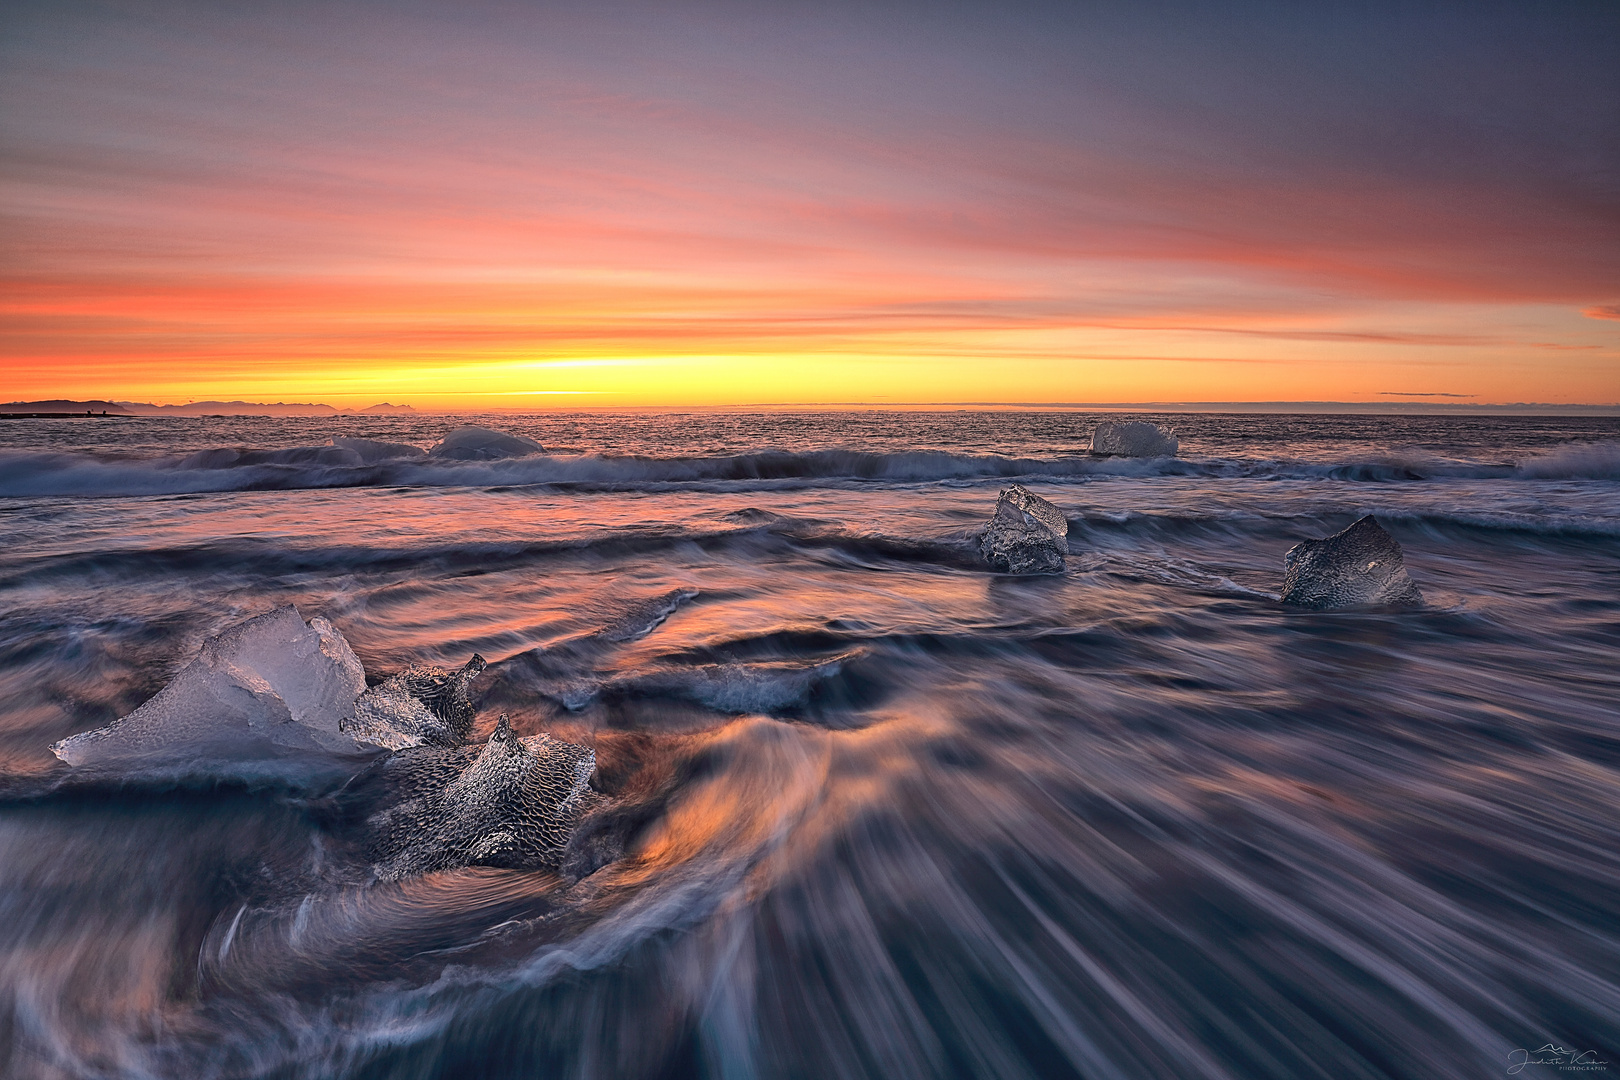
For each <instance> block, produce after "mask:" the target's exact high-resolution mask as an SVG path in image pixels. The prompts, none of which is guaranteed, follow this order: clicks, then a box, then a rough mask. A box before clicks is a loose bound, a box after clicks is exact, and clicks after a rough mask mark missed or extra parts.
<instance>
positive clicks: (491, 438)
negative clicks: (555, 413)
mask: <svg viewBox="0 0 1620 1080" xmlns="http://www.w3.org/2000/svg"><path fill="white" fill-rule="evenodd" d="M545 452H546V448H545V447H543V446H541V445H540V444H539V443H537V442H535V441H534V440H533V439H526V438H524V437H523V436H522V435H511V434H508V433H507V432H504V431H496V430H494V429H493V428H487V427H479V426H478V425H476V424H468V425H466V426H465V427H458V428H456V429H455V430H454V431H451V432H450V433H448V434H447V435H445V437H444V438H443V439H442V440H441V441H440V442H439V443H438V445H436V446H434V448H433V449H432V450H429V451H428V456H429V457H434V458H440V459H442V460H446V461H500V460H502V459H504V458H517V457H529V456H530V455H531V454H543V453H545Z"/></svg>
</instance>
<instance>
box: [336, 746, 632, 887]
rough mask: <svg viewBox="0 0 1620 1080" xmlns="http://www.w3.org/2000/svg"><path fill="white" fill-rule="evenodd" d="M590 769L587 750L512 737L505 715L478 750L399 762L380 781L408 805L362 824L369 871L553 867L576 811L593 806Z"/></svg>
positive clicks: (387, 875)
mask: <svg viewBox="0 0 1620 1080" xmlns="http://www.w3.org/2000/svg"><path fill="white" fill-rule="evenodd" d="M469 754H474V755H475V756H471V757H470V759H469ZM595 769H596V752H595V751H594V750H591V749H590V748H589V747H585V746H576V745H574V744H573V743H566V742H563V741H561V740H559V739H553V738H552V737H551V736H549V735H533V736H530V737H528V738H525V739H519V738H518V737H517V736H516V735H514V734H513V732H512V726H511V722H510V721H509V720H508V719H507V718H506V716H504V715H503V716H502V717H501V718H500V721H499V723H497V724H496V726H495V733H494V734H493V735H491V736H490V737H489V742H487V743H485V744H484V745H483V746H482V747H481V748H477V749H476V751H474V750H473V749H472V748H462V749H458V750H433V749H426V748H424V749H420V750H406V751H404V752H402V753H400V754H397V755H395V756H394V757H393V758H391V759H389V761H387V762H386V763H385V765H384V766H383V775H384V777H385V778H391V779H392V781H393V782H394V783H395V784H397V785H398V787H399V789H400V792H401V794H403V795H404V796H406V797H405V798H404V799H403V801H401V802H399V803H398V804H396V805H394V806H392V807H390V808H389V809H387V810H384V811H382V812H381V813H378V814H376V815H374V816H373V817H372V818H371V819H370V820H369V821H368V823H367V824H368V826H369V829H370V838H369V841H368V853H369V855H370V858H371V861H372V872H373V873H375V874H376V876H377V878H378V880H381V881H396V880H398V879H400V878H405V877H413V876H415V875H417V874H427V873H432V872H433V871H436V870H450V869H454V868H456V867H459V866H503V867H512V868H521V869H530V868H534V867H541V866H557V865H559V864H560V863H561V862H562V859H563V854H564V852H565V851H566V849H567V847H568V841H569V837H570V836H571V835H572V833H573V829H574V825H575V823H576V822H577V821H578V819H579V816H580V814H581V812H582V811H583V810H584V809H585V808H586V806H587V805H588V804H590V803H591V802H594V801H595V800H596V799H599V798H600V796H598V795H596V794H595V793H594V792H592V791H591V790H590V788H589V781H590V778H591V773H592V772H593V771H594V770H595Z"/></svg>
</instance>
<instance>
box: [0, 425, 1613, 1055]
mask: <svg viewBox="0 0 1620 1080" xmlns="http://www.w3.org/2000/svg"><path fill="white" fill-rule="evenodd" d="M1146 418H1147V419H1151V420H1154V421H1156V422H1159V423H1161V424H1164V425H1167V426H1173V427H1174V428H1175V429H1176V434H1177V435H1178V437H1179V438H1180V451H1179V453H1178V455H1177V456H1176V457H1174V458H1155V459H1131V458H1117V457H1113V458H1106V457H1094V456H1091V455H1089V454H1088V453H1087V452H1086V449H1087V446H1088V444H1089V439H1090V434H1091V431H1092V429H1093V428H1094V427H1095V425H1096V424H1097V423H1098V422H1099V421H1100V420H1104V419H1114V418H1113V417H1106V416H1099V415H1092V414H1086V413H1080V412H1048V413H1043V412H995V411H968V412H882V411H873V412H858V411H857V412H819V413H808V412H807V413H791V412H768V413H758V414H737V413H691V414H684V415H679V414H669V413H602V414H598V413H590V414H553V413H547V414H537V415H532V416H529V415H525V416H518V415H504V414H503V415H500V416H493V415H492V416H483V417H447V416H427V415H423V416H387V417H339V418H311V419H304V418H295V419H262V418H206V419H190V418H185V419H182V418H130V419H123V418H111V417H109V418H105V419H102V418H96V419H74V420H9V421H8V420H0V540H3V545H0V1075H5V1076H7V1077H28V1078H32V1077H43V1078H57V1077H62V1078H68V1077H72V1078H80V1077H97V1078H102V1077H188V1078H190V1077H278V1078H281V1077H284V1078H292V1077H310V1078H317V1077H319V1078H325V1077H366V1078H383V1077H390V1078H392V1077H413V1078H415V1077H420V1078H429V1077H470V1076H477V1077H489V1078H500V1077H535V1076H548V1077H549V1076H557V1077H654V1078H656V1077H670V1078H673V1077H687V1076H712V1077H724V1078H728V1080H730V1078H749V1077H760V1078H764V1077H807V1078H808V1077H884V1078H897V1077H998V1078H1019V1077H1029V1078H1061V1077H1084V1078H1088V1080H1089V1078H1108V1077H1115V1078H1149V1077H1152V1078H1164V1077H1210V1078H1215V1077H1220V1078H1231V1080H1260V1078H1273V1077H1274V1078H1278V1080H1285V1078H1286V1080H1301V1078H1309V1077H1322V1078H1333V1080H1346V1078H1374V1077H1381V1078H1391V1077H1402V1078H1408V1077H1409V1078H1413V1080H1418V1078H1422V1080H1435V1078H1451V1077H1455V1078H1464V1077H1467V1078H1478V1077H1490V1076H1502V1075H1510V1072H1509V1070H1510V1069H1514V1068H1515V1064H1516V1063H1518V1069H1517V1071H1515V1072H1513V1073H1511V1074H1512V1075H1524V1076H1534V1075H1539V1074H1541V1073H1552V1072H1557V1071H1559V1065H1558V1064H1550V1063H1549V1064H1535V1063H1534V1062H1536V1061H1546V1062H1552V1061H1554V1059H1556V1060H1557V1061H1558V1062H1559V1063H1561V1064H1562V1065H1565V1066H1569V1065H1570V1063H1572V1062H1573V1063H1576V1065H1577V1066H1584V1067H1586V1068H1587V1070H1588V1071H1599V1070H1598V1066H1599V1065H1600V1064H1601V1065H1603V1066H1604V1068H1606V1069H1607V1070H1609V1071H1611V1072H1620V845H1617V839H1620V418H1612V417H1596V416H1587V417H1559V416H1533V417H1532V416H1519V417H1514V416H1490V417H1470V416H1443V417H1435V416H1282V415H1263V416H1260V415H1241V416H1221V415H1211V414H1186V415H1174V416H1148V417H1146ZM462 423H477V424H481V425H485V426H488V427H493V428H498V429H501V430H504V431H509V432H512V433H515V434H519V435H523V436H526V437H529V438H532V439H535V440H538V441H539V442H540V443H542V444H544V446H545V448H546V452H545V453H544V454H539V455H535V456H530V457H524V458H516V459H509V460H499V461H435V460H427V459H408V460H407V459H400V460H379V461H373V462H371V463H367V462H366V461H364V460H360V459H359V458H357V456H356V455H355V454H354V453H353V452H352V451H345V450H342V449H341V448H340V447H335V446H332V445H329V444H328V440H330V439H333V438H344V437H361V438H368V439H379V440H387V441H394V442H403V443H411V444H414V445H417V446H420V447H427V446H429V445H431V444H432V443H434V442H435V441H437V440H438V439H439V438H440V437H441V436H442V435H443V434H444V433H445V432H446V431H448V430H450V429H451V428H452V427H455V426H456V425H458V424H462ZM1014 481H1016V482H1017V483H1020V484H1022V485H1023V486H1025V487H1026V488H1028V489H1029V490H1030V491H1032V492H1034V493H1035V494H1037V495H1039V496H1041V497H1042V498H1045V499H1047V500H1050V501H1051V502H1052V503H1054V504H1055V505H1056V506H1057V507H1058V508H1059V509H1060V510H1061V511H1062V512H1063V514H1064V516H1065V517H1066V518H1067V519H1068V521H1069V534H1068V547H1069V554H1068V557H1067V559H1066V562H1065V568H1064V571H1063V573H1061V574H1056V575H1044V576H1027V577H1015V576H1010V575H1006V574H999V573H995V572H992V571H991V570H990V569H989V568H988V567H987V566H986V565H985V564H984V563H983V562H982V561H981V559H980V557H979V554H978V550H977V547H976V543H975V541H976V537H977V535H978V532H979V530H981V529H982V528H983V526H984V525H985V523H986V522H987V521H988V519H989V517H990V515H991V513H992V512H993V511H994V508H995V503H996V496H997V492H998V490H999V489H1000V488H1002V487H1004V486H1005V485H1007V484H1008V483H1011V482H1014ZM1364 514H1373V515H1376V517H1377V519H1378V521H1379V522H1380V523H1381V524H1382V525H1383V526H1384V527H1385V528H1386V529H1387V530H1388V531H1389V533H1390V534H1391V535H1392V536H1394V537H1395V539H1396V540H1398V541H1399V543H1400V544H1401V546H1402V548H1403V549H1404V557H1405V564H1406V568H1407V570H1408V571H1409V573H1410V574H1411V577H1412V579H1413V581H1414V582H1415V583H1416V584H1417V585H1418V587H1419V588H1420V589H1421V590H1422V593H1423V595H1424V598H1425V603H1424V604H1423V606H1421V607H1418V608H1410V609H1400V610H1354V611H1337V612H1325V611H1304V610H1299V609H1296V608H1291V607H1288V606H1285V605H1283V604H1282V603H1280V602H1279V599H1278V597H1279V590H1280V587H1281V579H1282V565H1283V555H1284V552H1285V551H1287V550H1288V549H1289V548H1290V547H1291V546H1292V545H1293V544H1295V543H1297V542H1299V541H1301V540H1305V539H1309V538H1314V537H1322V536H1326V535H1328V534H1330V533H1333V532H1336V531H1337V530H1339V529H1342V528H1344V527H1345V526H1347V525H1349V524H1350V523H1351V522H1352V521H1354V520H1356V519H1357V518H1359V517H1360V516H1362V515H1364ZM289 603H290V604H294V605H296V606H297V608H298V611H299V612H300V613H301V615H302V616H303V617H304V618H306V619H309V618H314V617H316V616H320V617H323V618H325V619H326V620H328V621H329V622H330V623H331V624H332V626H333V627H335V628H336V629H337V630H338V631H339V632H341V634H342V635H343V636H344V637H345V638H346V639H347V641H348V642H349V643H350V645H351V646H352V647H353V649H354V652H355V654H356V655H357V656H358V658H359V659H360V661H361V662H362V663H363V664H364V667H365V670H366V673H367V677H368V678H369V679H371V680H372V681H373V682H375V681H377V680H379V679H381V678H383V677H385V676H387V675H389V674H391V673H394V672H398V671H400V670H402V669H404V668H406V667H408V666H410V665H413V664H430V665H438V666H440V667H445V668H453V667H457V666H459V665H461V664H462V663H464V662H466V661H467V659H468V658H469V656H471V655H472V654H473V653H475V652H476V653H478V654H481V655H482V656H483V657H485V658H487V659H488V661H489V669H488V670H487V671H486V672H485V673H484V674H483V675H481V676H480V677H479V678H478V679H477V680H476V681H475V682H474V684H473V686H474V700H475V703H476V705H477V709H478V712H477V720H476V731H477V735H476V736H475V738H476V739H478V740H482V739H484V738H487V737H488V735H489V733H490V731H491V730H492V729H493V728H494V725H495V722H496V717H497V716H498V715H500V714H503V713H504V714H507V715H508V716H509V717H510V718H511V723H512V725H513V726H514V728H515V729H516V730H517V731H518V732H519V733H520V734H522V735H532V734H536V733H539V732H549V733H551V734H552V735H553V736H555V737H556V738H558V739H562V740H565V741H569V742H573V743H578V744H582V745H586V746H589V747H591V748H593V749H594V751H595V754H596V762H597V773H596V777H595V779H594V780H593V785H594V786H595V787H596V789H597V790H599V791H600V792H601V793H602V794H603V795H604V796H605V798H606V799H607V800H608V801H609V803H610V804H611V805H612V806H613V807H614V808H615V809H614V813H615V814H617V815H618V817H616V818H615V819H614V820H615V821H616V822H618V825H617V826H616V827H617V828H619V829H620V833H621V834H622V837H623V840H624V847H623V851H622V853H619V854H618V855H617V857H616V858H613V859H612V860H611V861H609V862H607V864H606V865H603V866H601V867H600V869H596V870H595V871H594V872H591V873H588V874H585V875H584V876H578V877H574V876H570V875H568V874H564V873H553V872H550V871H545V870H509V869H496V868H491V867H472V868H464V869H457V870H449V871H442V872H438V873H433V874H427V875H423V876H418V877H407V878H405V879H403V880H399V881H377V880H372V879H371V878H370V877H368V875H367V873H366V869H365V865H364V862H363V859H361V858H360V856H359V855H358V854H357V852H358V851H359V850H360V846H359V845H361V844H362V841H361V840H358V839H357V837H356V831H357V828H358V826H357V825H356V819H355V817H354V815H353V814H352V813H350V812H349V811H347V810H346V809H345V805H346V804H345V799H346V798H348V794H349V792H350V791H351V786H350V783H349V780H348V777H347V776H344V775H334V774H333V773H332V772H331V769H330V768H329V764H330V763H322V762H316V761H304V760H298V759H297V758H296V757H290V758H289V759H287V760H285V761H283V762H280V763H279V765H278V769H279V771H278V772H276V773H275V774H273V775H272V774H269V773H265V774H254V775H244V774H238V773H233V772H231V771H230V770H214V771H212V772H211V771H210V768H209V767H208V766H207V765H206V763H203V762H201V761H194V762H186V761H182V764H183V765H185V767H184V768H180V769H179V770H178V771H175V770H167V771H162V770H160V771H143V770H142V769H132V770H130V771H128V772H126V773H122V774H108V773H98V774H94V775H88V774H83V775H76V773H75V770H74V769H72V768H70V767H69V766H67V765H65V764H63V763H62V762H61V761H58V760H57V758H56V757H55V756H54V755H53V754H52V752H51V750H50V749H49V748H50V745H51V744H52V743H53V742H55V741H57V740H59V739H63V738H65V737H67V736H70V735H73V734H75V733H77V732H82V731H86V730H88V729H92V728H97V727H100V726H102V725H105V724H107V723H109V722H110V721H112V720H114V719H115V718H117V717H120V716H122V715H124V714H127V713H129V712H130V711H131V710H133V709H134V708H136V707H137V706H138V705H140V704H141V703H142V702H144V701H146V700H147V699H148V698H150V697H152V696H153V695H154V694H155V693H157V692H158V691H159V690H160V689H161V688H162V687H163V686H164V685H165V684H166V683H167V682H168V681H169V680H170V679H171V678H172V677H173V676H174V675H175V674H176V672H178V671H179V670H180V669H181V668H182V667H183V666H184V665H186V664H187V663H188V662H189V661H190V660H191V659H192V658H193V657H195V656H196V655H197V654H198V650H199V649H200V648H201V646H202V644H203V642H204V641H205V640H206V639H208V638H210V637H212V636H214V635H217V634H219V633H221V632H222V631H224V630H225V629H227V628H229V627H231V626H233V625H234V624H237V623H240V622H242V621H243V620H245V619H247V618H249V617H251V616H255V615H258V614H261V613H264V612H267V611H270V610H272V609H274V608H276V607H278V606H280V605H284V604H289ZM175 753H176V755H177V756H178V757H179V758H181V759H184V756H185V753H186V751H185V749H184V747H177V748H176V750H175ZM1538 1054H1539V1055H1540V1056H1539V1057H1537V1055H1538ZM1560 1055H1562V1056H1560ZM1581 1055H1585V1056H1584V1057H1582V1056H1581ZM1526 1062H1528V1063H1526Z"/></svg>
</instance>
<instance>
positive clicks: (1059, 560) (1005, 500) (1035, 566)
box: [979, 484, 1069, 574]
mask: <svg viewBox="0 0 1620 1080" xmlns="http://www.w3.org/2000/svg"><path fill="white" fill-rule="evenodd" d="M1068 535H1069V523H1068V521H1067V520H1066V519H1065V518H1064V517H1063V511H1061V510H1059V509H1058V508H1057V507H1055V506H1053V505H1052V504H1051V503H1049V502H1047V501H1046V500H1045V499H1043V498H1041V497H1040V496H1038V495H1032V494H1030V493H1029V492H1028V491H1026V490H1024V488H1022V487H1020V486H1019V485H1017V484H1013V485H1011V486H1009V487H1006V488H1003V489H1002V492H1001V494H1000V495H999V496H998V497H997V499H996V514H995V517H993V518H991V519H990V524H989V525H987V526H986V527H985V530H984V533H983V535H981V536H980V538H979V553H980V554H981V555H983V556H984V560H985V562H988V563H989V564H990V565H991V566H993V567H995V568H996V569H997V570H1005V571H1006V572H1008V573H1010V574H1061V573H1062V572H1063V558H1064V556H1065V555H1067V554H1068V553H1069V541H1068Z"/></svg>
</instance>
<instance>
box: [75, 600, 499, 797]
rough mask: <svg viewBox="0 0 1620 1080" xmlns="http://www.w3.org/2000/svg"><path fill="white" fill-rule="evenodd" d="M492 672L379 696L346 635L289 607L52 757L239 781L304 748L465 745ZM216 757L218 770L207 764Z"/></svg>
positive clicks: (342, 750) (327, 751)
mask: <svg viewBox="0 0 1620 1080" xmlns="http://www.w3.org/2000/svg"><path fill="white" fill-rule="evenodd" d="M484 666H485V665H484V658H483V657H481V656H477V655H474V656H473V658H472V659H471V660H470V661H468V662H467V664H466V665H465V666H464V667H462V668H461V670H460V671H457V672H446V671H440V670H438V669H436V668H410V669H408V670H406V671H405V672H403V673H401V674H399V675H395V676H394V677H393V678H391V679H388V680H386V681H384V682H383V683H382V684H380V685H378V686H375V687H372V688H371V689H367V688H366V673H365V670H364V668H362V667H361V665H360V661H359V659H358V658H357V657H356V656H355V655H354V650H353V649H351V648H349V643H348V642H347V641H345V640H344V638H343V635H342V634H341V633H339V632H338V630H337V629H336V628H335V627H334V626H333V625H332V624H331V623H329V622H327V621H326V620H325V619H322V618H314V619H311V620H309V621H308V622H307V623H306V622H305V621H304V618H303V616H302V615H300V614H299V613H298V609H297V608H295V607H293V606H292V605H291V604H288V605H286V606H285V607H279V608H276V609H275V610H274V611H270V612H267V613H265V614H263V615H257V616H255V617H253V618H251V619H248V620H247V621H245V622H241V623H238V624H237V625H235V626H233V627H231V628H229V629H228V630H226V631H225V632H224V633H222V634H220V635H219V636H218V637H213V638H209V639H208V640H207V641H204V642H203V645H202V649H201V650H200V651H199V652H198V654H197V658H196V659H194V660H193V661H191V663H189V664H187V665H186V666H185V667H184V668H182V669H181V670H180V673H179V674H178V675H176V676H175V677H174V678H173V679H172V680H170V682H169V684H168V685H167V686H165V687H164V688H163V689H162V690H160V691H158V692H157V694H155V695H154V696H153V697H152V698H151V699H150V700H148V701H147V702H145V703H144V704H143V705H141V706H140V707H139V708H137V709H136V710H135V711H134V712H132V713H130V714H129V715H128V716H125V717H122V718H121V719H118V720H114V721H113V722H112V723H111V724H108V725H107V726H106V727H104V728H97V729H96V730H94V731H86V732H82V733H80V734H78V735H74V736H72V737H70V738H67V739H63V740H61V741H60V742H58V743H55V744H54V745H52V747H51V750H52V752H53V753H55V754H56V756H57V757H59V758H61V759H62V760H63V761H65V762H67V763H68V764H69V765H107V764H128V765H140V764H144V765H148V766H159V767H160V769H162V767H163V766H168V767H169V768H168V769H166V770H163V771H173V769H174V768H181V769H193V770H195V771H197V772H199V773H208V772H219V773H222V774H226V775H229V774H232V773H234V772H236V771H238V770H236V769H234V768H233V765H237V764H240V763H242V762H247V761H255V760H258V761H263V760H264V759H268V758H282V757H286V756H287V755H288V754H289V753H292V752H297V751H308V752H314V753H317V754H324V755H331V754H339V755H354V754H369V753H372V752H375V751H376V750H378V749H388V750H397V749H400V748H401V747H406V746H422V745H437V746H459V745H461V744H462V743H464V742H466V740H467V736H468V734H469V733H470V731H471V730H472V722H473V706H472V703H471V702H470V701H469V700H468V698H467V684H468V683H469V682H470V681H471V680H472V679H473V678H474V677H475V676H476V675H477V674H478V673H479V672H481V671H483V670H484ZM210 762H212V763H215V765H216V766H217V767H216V768H212V769H210V768H207V767H205V763H210ZM248 771H258V772H262V771H263V770H248Z"/></svg>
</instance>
